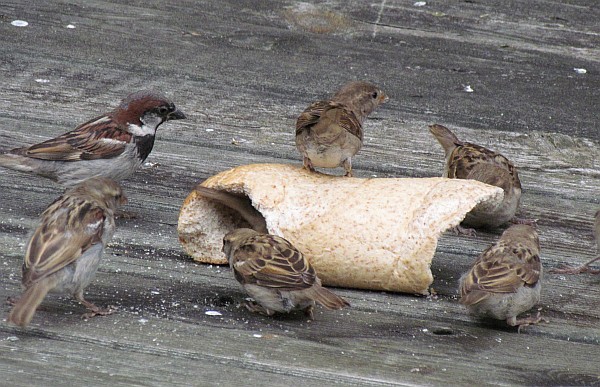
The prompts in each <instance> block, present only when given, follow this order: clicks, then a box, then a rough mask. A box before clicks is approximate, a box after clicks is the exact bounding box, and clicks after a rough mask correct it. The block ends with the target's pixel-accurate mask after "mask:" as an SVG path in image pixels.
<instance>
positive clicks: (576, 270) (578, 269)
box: [550, 255, 600, 274]
mask: <svg viewBox="0 0 600 387" xmlns="http://www.w3.org/2000/svg"><path fill="white" fill-rule="evenodd" d="M597 260H600V255H599V256H597V257H596V258H594V259H592V260H590V261H587V262H586V263H584V264H583V265H581V266H568V265H563V266H562V267H561V268H560V269H550V273H554V274H580V273H591V274H600V270H596V269H590V268H589V266H590V264H592V263H594V262H596V261H597Z"/></svg>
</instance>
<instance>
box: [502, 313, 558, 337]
mask: <svg viewBox="0 0 600 387" xmlns="http://www.w3.org/2000/svg"><path fill="white" fill-rule="evenodd" d="M507 322H508V321H507ZM540 322H545V323H548V322H550V321H548V320H547V319H545V318H544V317H542V316H541V312H540V311H538V312H537V314H536V315H535V316H530V317H525V318H520V319H518V320H514V321H513V322H508V323H509V325H513V326H518V328H517V333H521V329H522V328H525V327H528V326H529V325H535V324H538V323H540ZM513 323H514V324H513Z"/></svg>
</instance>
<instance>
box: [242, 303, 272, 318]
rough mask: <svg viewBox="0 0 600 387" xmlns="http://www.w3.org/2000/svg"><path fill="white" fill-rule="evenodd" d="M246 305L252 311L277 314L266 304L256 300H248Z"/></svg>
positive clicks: (270, 314) (269, 314)
mask: <svg viewBox="0 0 600 387" xmlns="http://www.w3.org/2000/svg"><path fill="white" fill-rule="evenodd" d="M244 306H246V309H248V310H249V311H250V312H252V313H260V314H262V315H265V316H272V315H274V314H275V311H273V310H271V309H267V308H265V307H264V306H262V305H260V304H258V303H256V302H255V301H246V303H245V304H244Z"/></svg>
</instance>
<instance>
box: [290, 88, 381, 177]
mask: <svg viewBox="0 0 600 387" xmlns="http://www.w3.org/2000/svg"><path fill="white" fill-rule="evenodd" d="M386 100H387V96H386V95H385V93H384V92H383V91H382V90H381V89H379V88H378V87H377V86H375V85H372V84H370V83H367V82H362V81H355V82H350V83H348V84H346V85H345V86H343V87H342V88H341V89H340V90H339V91H338V92H337V93H335V95H334V96H333V97H332V98H331V99H329V100H324V101H317V102H314V103H312V104H311V105H310V106H308V107H307V108H306V110H304V111H303V112H302V114H300V116H299V117H298V120H297V122H296V147H297V148H298V150H299V151H300V154H302V158H303V166H304V168H306V169H308V170H309V171H312V172H314V171H315V167H318V168H337V167H339V166H342V165H343V167H344V171H345V176H352V157H354V155H356V154H357V153H358V151H359V150H360V148H361V147H362V143H363V128H362V124H363V121H364V120H365V119H366V118H367V116H368V115H369V114H371V113H372V112H373V111H374V110H375V109H376V108H377V107H378V106H379V105H380V104H382V103H384V102H385V101H386Z"/></svg>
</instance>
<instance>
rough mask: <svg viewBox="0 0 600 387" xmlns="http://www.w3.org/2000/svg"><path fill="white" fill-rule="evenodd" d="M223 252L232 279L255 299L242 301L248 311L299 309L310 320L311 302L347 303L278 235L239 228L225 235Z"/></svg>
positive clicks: (331, 306)
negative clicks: (324, 284) (230, 269)
mask: <svg viewBox="0 0 600 387" xmlns="http://www.w3.org/2000/svg"><path fill="white" fill-rule="evenodd" d="M223 253H225V255H226V256H227V259H228V260H229V266H231V268H232V269H233V273H234V275H235V279H237V280H238V282H239V283H240V284H241V285H242V287H243V288H244V290H245V291H246V292H247V293H248V294H249V295H250V297H252V298H253V299H254V300H255V302H252V301H250V302H248V303H247V304H246V307H247V308H248V310H250V311H251V312H258V313H262V314H265V315H267V316H271V315H273V314H274V313H275V312H290V311H292V310H297V309H301V310H304V311H305V313H306V314H307V315H308V316H309V318H310V319H311V320H312V319H314V315H313V308H314V306H315V302H317V303H319V304H321V305H323V306H324V307H326V308H327V309H341V308H343V307H345V306H349V305H350V304H349V303H348V302H347V301H346V300H344V299H343V298H341V297H339V296H337V295H335V294H334V293H332V292H331V291H329V290H327V289H325V288H324V287H322V286H321V280H320V279H319V277H317V273H316V272H315V270H314V269H313V268H312V266H311V265H310V263H309V262H308V260H307V259H306V258H305V257H304V255H302V253H301V252H300V251H298V250H297V249H296V248H295V247H294V246H292V245H291V243H290V242H288V241H287V240H285V239H283V238H281V237H278V236H275V235H269V234H260V233H258V232H256V231H254V230H251V229H249V228H240V229H237V230H233V231H231V232H229V233H228V234H227V235H225V237H224V238H223Z"/></svg>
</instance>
